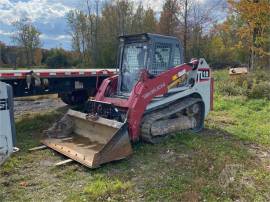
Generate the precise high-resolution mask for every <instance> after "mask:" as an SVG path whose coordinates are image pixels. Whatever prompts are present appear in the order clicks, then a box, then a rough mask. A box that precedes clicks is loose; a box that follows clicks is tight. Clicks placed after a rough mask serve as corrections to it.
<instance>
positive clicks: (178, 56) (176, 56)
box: [173, 45, 182, 66]
mask: <svg viewBox="0 0 270 202" xmlns="http://www.w3.org/2000/svg"><path fill="white" fill-rule="evenodd" d="M181 64H182V61H181V51H180V48H179V46H178V45H177V46H176V47H175V50H174V56H173V66H178V65H181Z"/></svg>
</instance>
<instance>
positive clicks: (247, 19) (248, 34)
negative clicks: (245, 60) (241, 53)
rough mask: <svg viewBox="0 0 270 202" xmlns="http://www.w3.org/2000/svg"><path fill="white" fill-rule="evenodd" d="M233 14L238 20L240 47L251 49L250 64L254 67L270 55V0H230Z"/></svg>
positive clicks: (237, 30)
mask: <svg viewBox="0 0 270 202" xmlns="http://www.w3.org/2000/svg"><path fill="white" fill-rule="evenodd" d="M228 3H229V5H230V10H231V15H234V16H235V17H236V19H237V20H238V24H237V25H238V27H237V29H236V34H237V35H238V36H239V39H240V40H239V42H238V43H237V44H236V45H237V46H238V47H242V48H246V49H248V50H249V66H250V68H251V69H254V66H255V64H257V65H258V64H260V61H261V59H262V58H265V57H266V58H267V57H268V58H269V57H270V50H269V47H270V37H269V36H270V1H269V0H237V1H236V0H228Z"/></svg>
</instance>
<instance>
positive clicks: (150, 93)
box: [142, 83, 166, 99]
mask: <svg viewBox="0 0 270 202" xmlns="http://www.w3.org/2000/svg"><path fill="white" fill-rule="evenodd" d="M165 86H166V84H165V83H161V84H159V85H158V86H156V87H154V88H153V89H152V90H150V91H149V92H147V93H145V94H144V95H143V96H142V97H143V98H144V99H147V98H149V97H150V96H152V95H154V94H155V93H156V92H158V91H159V90H160V89H162V88H164V87H165Z"/></svg>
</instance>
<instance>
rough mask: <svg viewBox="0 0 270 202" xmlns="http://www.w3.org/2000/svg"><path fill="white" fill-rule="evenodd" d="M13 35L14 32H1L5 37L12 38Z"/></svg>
mask: <svg viewBox="0 0 270 202" xmlns="http://www.w3.org/2000/svg"><path fill="white" fill-rule="evenodd" d="M13 34H14V32H6V31H3V30H0V35H3V36H12V35H13Z"/></svg>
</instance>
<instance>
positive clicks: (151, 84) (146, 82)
mask: <svg viewBox="0 0 270 202" xmlns="http://www.w3.org/2000/svg"><path fill="white" fill-rule="evenodd" d="M194 62H195V61H194ZM183 70H185V71H186V72H188V71H191V70H192V67H191V66H190V65H187V64H183V65H181V66H178V67H175V68H172V69H169V70H168V71H166V72H163V73H161V74H160V75H158V76H157V77H155V78H151V79H150V78H147V76H145V73H144V74H143V73H142V76H141V78H140V80H139V81H138V83H137V84H136V85H135V86H134V87H133V89H132V92H131V94H130V96H129V98H128V99H120V98H112V97H106V91H107V89H109V88H111V87H110V85H111V83H113V84H115V82H117V76H114V77H110V78H107V79H105V80H104V81H103V83H102V84H101V86H100V88H99V90H98V92H97V94H96V97H95V99H96V100H97V101H102V102H107V103H111V104H113V105H115V106H118V107H121V108H125V109H126V110H127V118H128V126H129V135H130V138H131V140H132V141H136V140H138V139H139V131H140V122H141V119H142V116H143V113H144V111H145V109H146V107H147V105H148V104H149V103H150V102H151V100H152V99H153V98H154V97H156V96H158V95H164V94H166V93H167V92H168V85H169V84H170V83H171V82H172V78H173V76H175V75H178V72H181V71H183Z"/></svg>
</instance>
